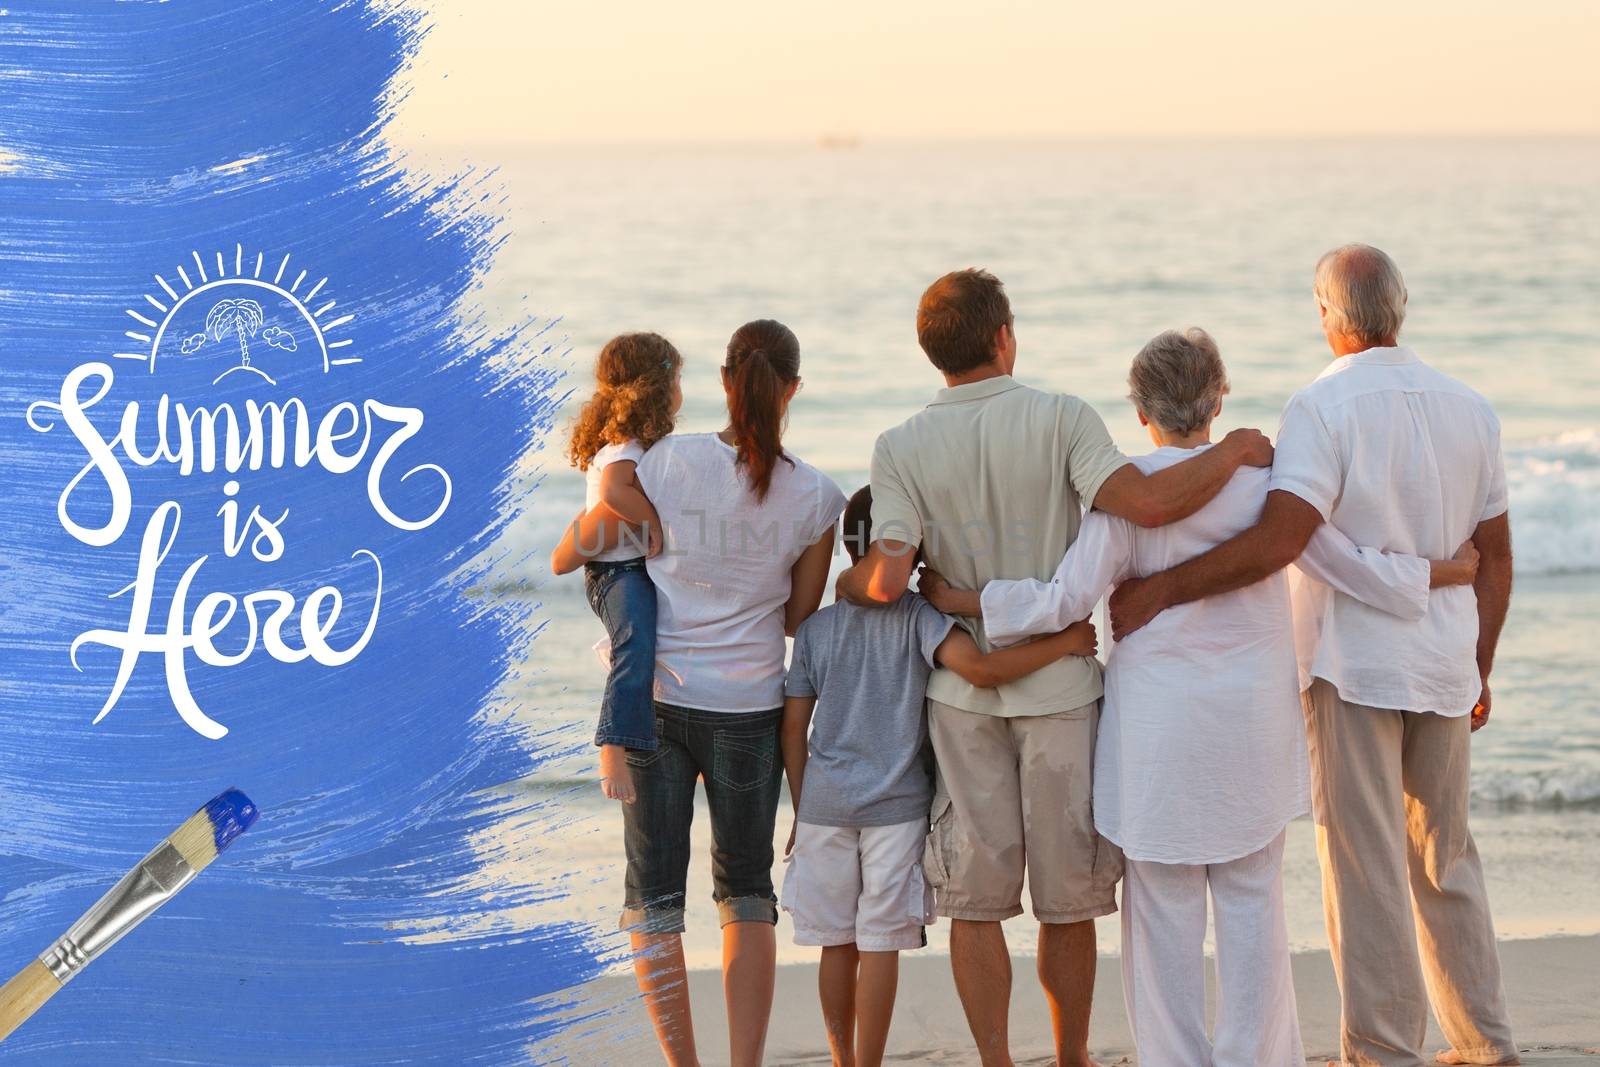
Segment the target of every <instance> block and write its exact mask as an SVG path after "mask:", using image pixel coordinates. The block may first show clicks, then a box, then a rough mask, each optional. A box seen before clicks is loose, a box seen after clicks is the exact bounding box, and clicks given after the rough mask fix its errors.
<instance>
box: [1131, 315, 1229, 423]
mask: <svg viewBox="0 0 1600 1067" xmlns="http://www.w3.org/2000/svg"><path fill="white" fill-rule="evenodd" d="M1128 390H1129V391H1128V399H1129V400H1132V401H1133V404H1134V406H1135V407H1137V408H1138V409H1139V412H1140V414H1142V415H1143V416H1144V417H1145V418H1147V419H1149V420H1150V421H1151V422H1153V423H1155V424H1156V425H1157V426H1159V427H1160V428H1161V429H1163V430H1165V431H1167V432H1168V433H1176V434H1188V433H1194V432H1195V431H1196V430H1201V429H1204V428H1205V426H1206V424H1207V423H1209V422H1210V421H1211V419H1212V417H1213V416H1215V415H1216V413H1217V405H1218V404H1220V403H1222V398H1223V396H1224V395H1225V394H1226V393H1227V392H1228V369H1227V368H1226V367H1224V366H1223V365H1222V353H1221V352H1219V351H1218V350H1217V342H1216V341H1214V340H1212V337H1211V335H1210V334H1209V333H1206V332H1205V331H1204V330H1202V329H1200V327H1198V326H1191V327H1189V328H1188V329H1187V330H1184V331H1183V332H1181V333H1180V332H1178V331H1177V330H1167V331H1166V332H1165V333H1161V334H1157V335H1156V336H1155V337H1153V338H1151V340H1150V343H1149V344H1147V345H1145V346H1144V347H1143V348H1141V349H1139V354H1138V355H1137V356H1134V357H1133V366H1132V367H1130V368H1129V369H1128Z"/></svg>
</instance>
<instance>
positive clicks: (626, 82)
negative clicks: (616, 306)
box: [394, 0, 1600, 144]
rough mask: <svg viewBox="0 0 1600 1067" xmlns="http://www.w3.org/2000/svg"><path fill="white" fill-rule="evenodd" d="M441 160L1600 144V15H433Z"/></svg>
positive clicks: (452, 10) (1072, 8)
mask: <svg viewBox="0 0 1600 1067" xmlns="http://www.w3.org/2000/svg"><path fill="white" fill-rule="evenodd" d="M431 9H432V11H433V16H432V18H433V30H432V33H431V34H430V36H429V37H428V39H427V40H426V41H425V42H424V44H423V46H422V53H421V55H420V57H419V59H418V62H417V64H416V66H415V67H414V68H413V69H412V70H411V72H410V73H409V76H408V87H409V90H410V96H409V98H408V99H407V100H405V101H404V102H403V103H402V105H401V107H400V114H399V117H398V122H397V128H396V129H395V131H394V133H395V135H396V137H397V139H399V140H401V141H403V142H408V143H416V142H419V141H421V142H432V143H437V144H472V143H482V142H495V143H518V142H572V141H591V142H593V141H599V142H626V141H636V140H653V141H661V140H668V141H671V140H695V141H702V140H746V139H775V140H796V139H798V140H811V139H814V138H816V137H817V136H819V135H822V134H830V133H845V134H853V135H859V136H861V137H863V138H867V139H876V138H885V139H888V138H916V139H923V138H974V137H1084V136H1087V137H1102V136H1167V135H1178V136H1201V137H1206V136H1338V135H1362V134H1376V135H1405V134H1422V135H1430V134H1431V135H1464V134H1513V135H1515V134H1562V133H1576V134H1600V2H1597V0H1390V2H1386V3H1385V2H1375V0H1344V2H1341V0H1323V2H1321V3H1314V4H1313V3H1302V2H1296V0H1213V2H1211V3H1202V2H1192V3H1181V2H1178V0H1107V2H1097V3H1093V4H1078V3H1066V2H1056V3H1049V2H1044V0H967V2H959V3H958V2H951V0H923V2H920V3H918V2H911V0H857V2H854V3H846V2H842V0H810V2H804V3H802V2H794V0H790V2H787V3H782V4H774V3H766V2H762V0H677V2H660V0H651V2H642V0H616V2H613V3H602V2H598V0H566V2H564V3H559V4H558V3H549V2H543V0H535V2H525V0H434V2H433V3H432V5H431Z"/></svg>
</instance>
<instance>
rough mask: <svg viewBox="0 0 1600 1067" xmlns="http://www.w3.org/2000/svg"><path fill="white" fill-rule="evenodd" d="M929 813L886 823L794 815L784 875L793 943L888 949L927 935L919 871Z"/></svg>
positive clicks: (927, 903)
mask: <svg viewBox="0 0 1600 1067" xmlns="http://www.w3.org/2000/svg"><path fill="white" fill-rule="evenodd" d="M927 834H928V821H927V820H926V819H916V820H913V821H912V822H903V823H897V824H895V825H893V826H865V827H861V828H859V829H858V828H853V827H845V826H817V825H815V824H812V823H804V822H803V823H800V824H799V826H798V832H797V833H796V834H795V843H794V852H792V853H790V855H789V856H788V857H787V858H786V859H785V860H784V862H785V863H787V864H788V865H789V870H788V872H787V873H786V874H785V875H784V877H783V900H782V903H783V910H784V911H787V912H788V913H789V914H790V916H792V917H793V919H794V943H795V944H797V945H823V946H828V945H849V944H852V943H853V944H854V945H855V946H856V948H858V949H860V950H861V951H863V952H894V951H898V950H899V949H906V948H921V947H922V946H923V945H925V944H927V943H928V939H927V935H926V934H925V933H924V931H923V927H924V926H926V925H928V924H929V923H931V922H933V921H934V911H933V889H932V887H930V886H929V885H928V884H927V882H926V881H925V880H924V879H923V877H922V849H923V845H924V843H925V841H926V838H927Z"/></svg>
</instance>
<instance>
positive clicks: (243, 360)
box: [206, 299, 278, 385]
mask: <svg viewBox="0 0 1600 1067" xmlns="http://www.w3.org/2000/svg"><path fill="white" fill-rule="evenodd" d="M259 329H261V305H260V304H258V303H256V302H255V301H254V300H242V299H241V300H220V301H218V302H217V304H216V306H215V307H213V308H212V309H211V310H210V312H208V313H207V314H206V333H208V334H210V335H211V339H212V340H214V341H221V340H222V339H223V338H224V337H226V336H228V335H229V334H233V336H234V337H236V338H237V339H238V341H239V365H238V366H237V367H229V368H228V369H227V370H225V371H223V372H222V373H221V374H219V375H217V377H216V378H215V379H214V380H213V381H212V383H211V384H212V385H216V384H217V382H220V381H222V379H224V378H226V377H227V376H228V375H230V374H232V373H233V372H234V371H236V370H247V371H252V372H254V373H256V374H259V375H261V377H263V378H266V379H267V381H268V382H269V383H271V384H272V385H277V384H278V383H277V382H274V381H273V380H272V378H271V377H270V376H268V374H267V373H266V372H265V371H263V370H262V369H261V368H259V367H252V366H251V365H250V340H249V339H250V338H252V337H254V336H255V335H256V331H257V330H259Z"/></svg>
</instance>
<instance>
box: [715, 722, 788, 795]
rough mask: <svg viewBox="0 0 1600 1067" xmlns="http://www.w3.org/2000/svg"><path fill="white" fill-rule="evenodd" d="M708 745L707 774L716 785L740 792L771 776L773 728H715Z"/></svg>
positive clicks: (774, 750)
mask: <svg viewBox="0 0 1600 1067" xmlns="http://www.w3.org/2000/svg"><path fill="white" fill-rule="evenodd" d="M711 745H712V757H711V764H712V766H711V776H712V778H713V779H714V780H715V781H716V783H717V784H718V785H719V786H722V787H723V788H725V789H732V790H734V791H735V792H741V793H742V792H745V791H747V790H751V789H756V788H758V787H760V786H761V785H763V784H765V783H766V782H767V780H768V779H769V778H771V777H772V771H773V767H774V766H775V765H776V757H777V748H778V732H777V731H776V730H763V731H761V732H760V733H752V732H750V731H748V730H744V731H740V730H716V731H715V732H713V734H712V735H711Z"/></svg>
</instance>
